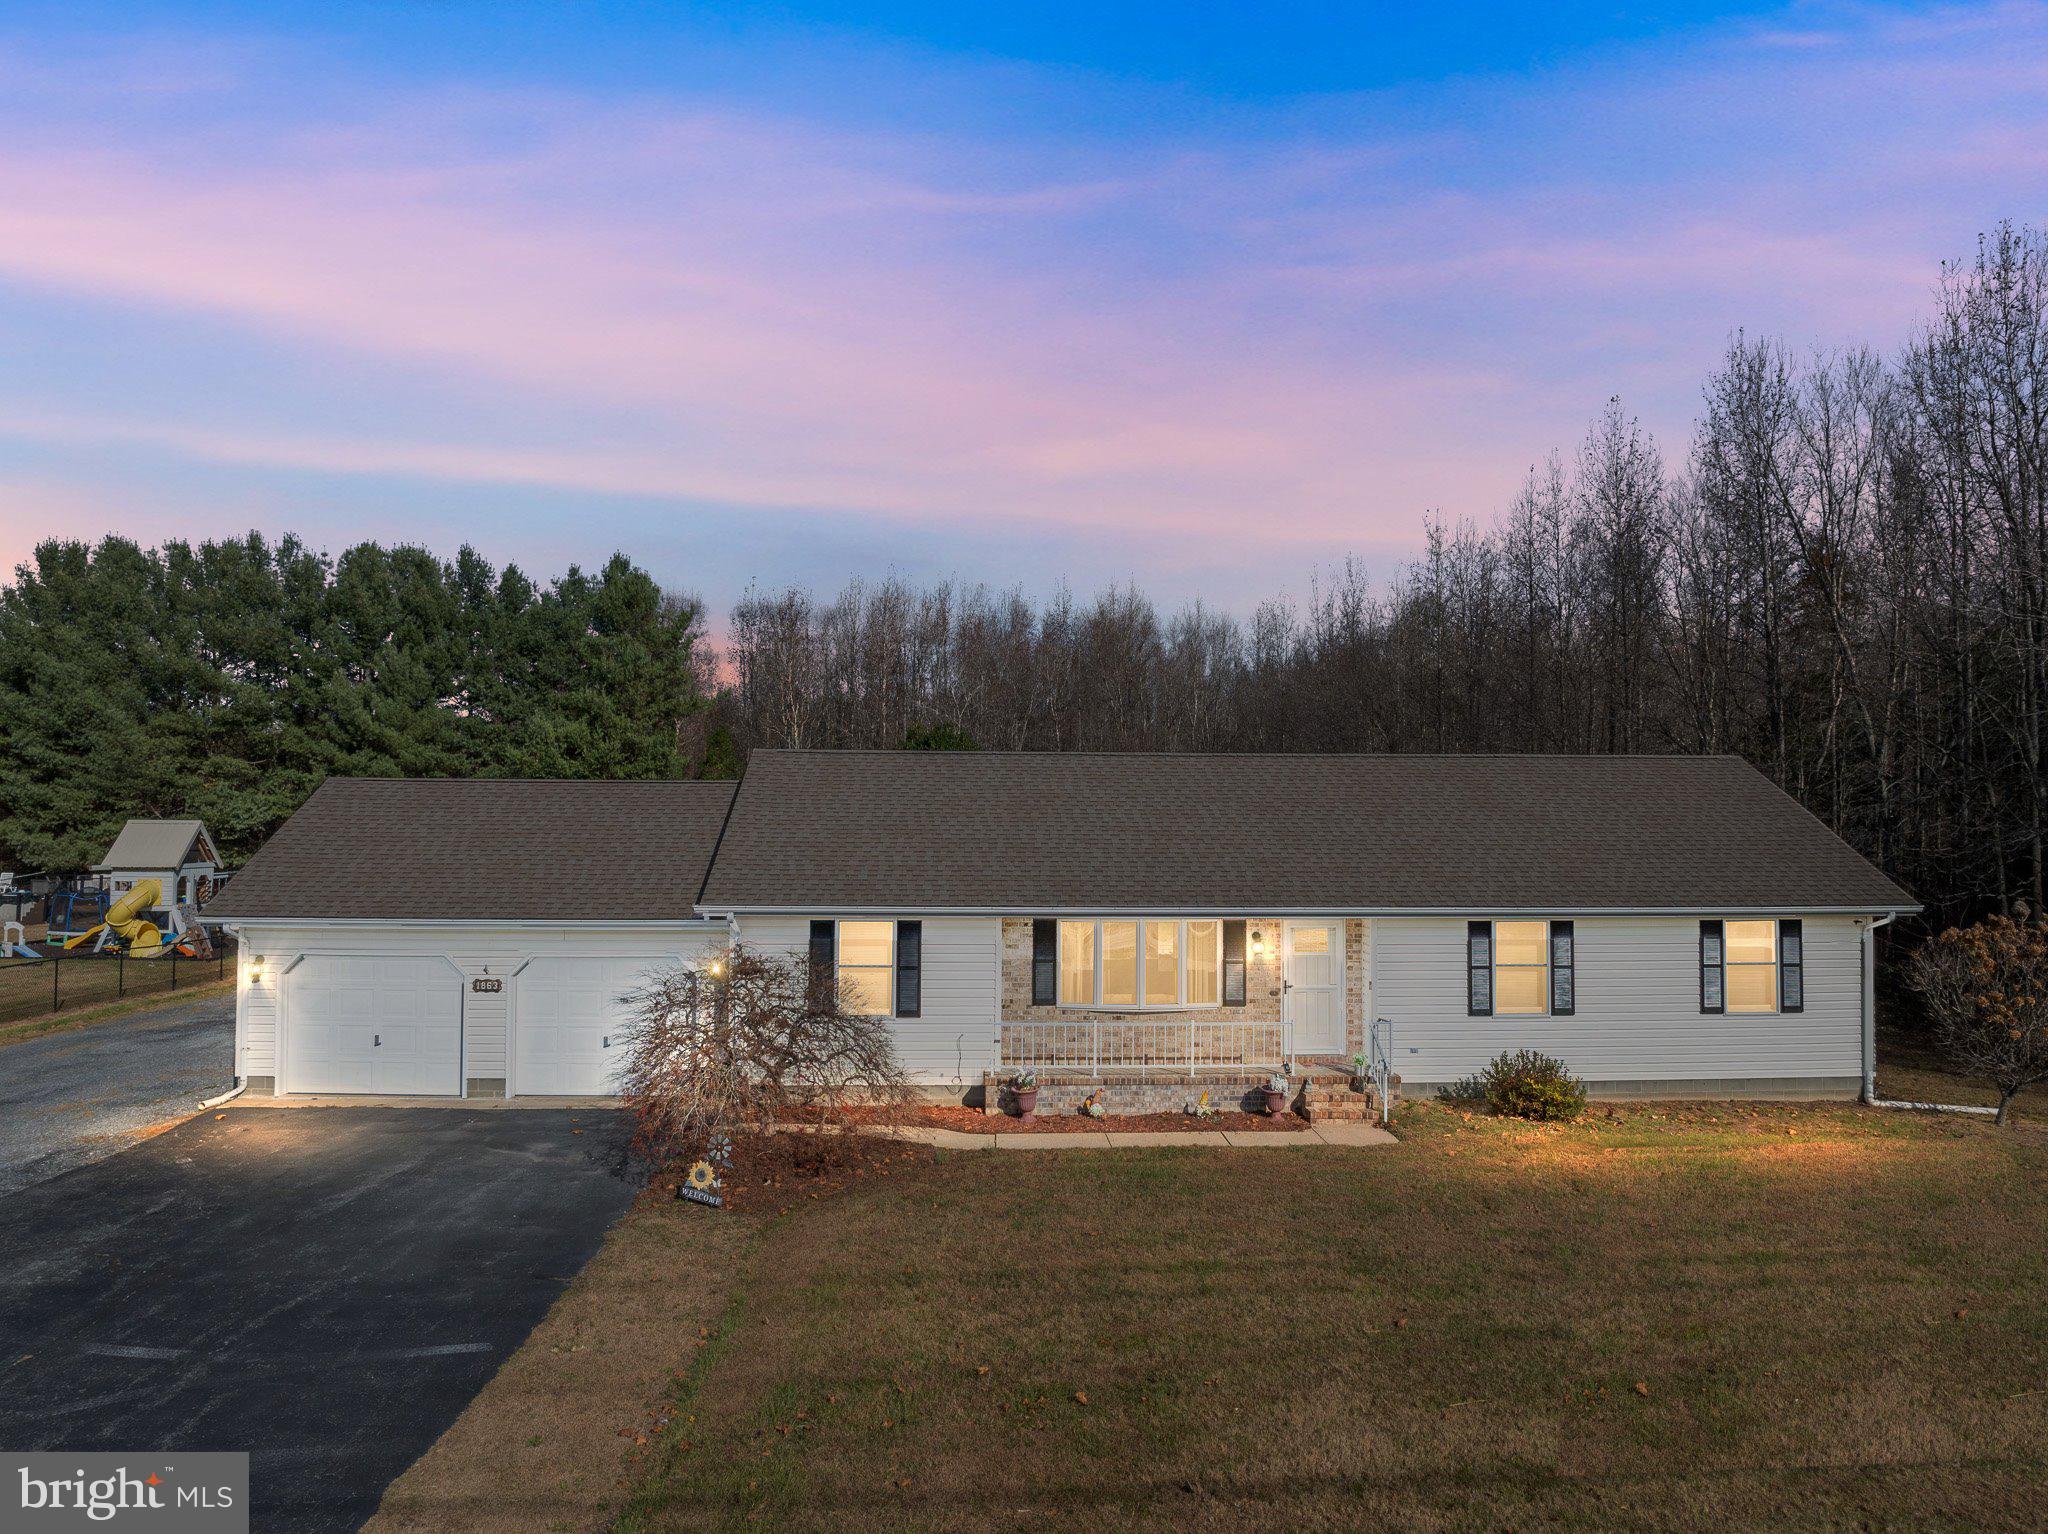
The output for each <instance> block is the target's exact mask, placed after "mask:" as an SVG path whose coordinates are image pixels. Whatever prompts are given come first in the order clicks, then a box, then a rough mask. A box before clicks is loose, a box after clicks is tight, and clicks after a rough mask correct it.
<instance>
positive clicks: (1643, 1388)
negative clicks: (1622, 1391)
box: [1636, 1380, 1650, 1396]
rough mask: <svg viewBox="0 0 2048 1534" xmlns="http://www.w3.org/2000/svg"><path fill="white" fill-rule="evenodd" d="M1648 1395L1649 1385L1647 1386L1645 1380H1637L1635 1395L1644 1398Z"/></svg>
mask: <svg viewBox="0 0 2048 1534" xmlns="http://www.w3.org/2000/svg"><path fill="white" fill-rule="evenodd" d="M1649 1393H1650V1385H1649V1382H1648V1381H1647V1380H1637V1381H1636V1394H1637V1395H1639V1396H1646V1395H1648V1394H1649Z"/></svg>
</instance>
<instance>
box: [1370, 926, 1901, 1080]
mask: <svg viewBox="0 0 2048 1534" xmlns="http://www.w3.org/2000/svg"><path fill="white" fill-rule="evenodd" d="M1786 914H1787V915H1793V916H1796V915H1798V914H1799V913H1798V912H1796V911H1794V912H1787V913H1786ZM1371 926H1372V937H1371V941H1372V976H1373V1010H1374V1012H1375V1013H1376V1014H1377V1015H1378V1016H1381V1017H1386V1018H1390V1019H1392V1021H1393V1025H1394V1069H1395V1071H1396V1072H1398V1073H1399V1074H1400V1075H1401V1076H1402V1077H1403V1078H1404V1080H1406V1081H1407V1082H1408V1083H1410V1084H1414V1085H1420V1084H1426V1083H1429V1084H1440V1083H1443V1082H1449V1081H1455V1080H1457V1079H1458V1078H1459V1077H1462V1076H1466V1075H1469V1074H1471V1073H1472V1072H1473V1071H1475V1070H1477V1069H1479V1068H1480V1067H1481V1066H1483V1065H1484V1064H1485V1063H1486V1062H1487V1061H1488V1060H1490V1059H1492V1058H1493V1057H1494V1056H1495V1055H1497V1054H1499V1053H1500V1052H1501V1051H1502V1050H1514V1049H1539V1050H1542V1051H1543V1052H1544V1053H1545V1054H1549V1055H1555V1056H1556V1057H1557V1058H1558V1059H1560V1060H1562V1061H1564V1063H1565V1064H1566V1065H1567V1066H1569V1067H1570V1068H1571V1069H1572V1070H1573V1071H1575V1072H1577V1073H1578V1074H1579V1075H1580V1076H1583V1077H1584V1078H1585V1079H1586V1080H1587V1081H1588V1082H1589V1083H1598V1082H1601V1081H1614V1082H1643V1081H1659V1080H1668V1081H1682V1082H1703V1081H1750V1080H1764V1079H1771V1080H1779V1079H1798V1078H1824V1079H1832V1080H1839V1079H1842V1078H1847V1077H1856V1076H1860V1075H1861V1074H1862V1070H1863V1053H1862V1049H1863V1046H1862V1038H1863V1034H1862V957H1861V936H1860V934H1861V928H1860V926H1859V924H1858V922H1857V920H1856V919H1854V918H1851V917H1846V916H1842V917H1836V916H1820V917H1814V916H1809V917H1807V918H1806V919H1805V943H1806V1009H1805V1011H1803V1012H1796V1013H1778V1012H1766V1013H1748V1014H1743V1013H1730V1014H1726V1015H1702V1014H1701V1012H1700V1004H1699V994H1700V988H1699V974H1700V972H1699V963H1700V958H1699V930H1700V926H1699V920H1698V918H1696V917H1662V916H1631V917H1597V916H1595V917H1580V918H1578V919H1577V921H1576V922H1575V923H1574V929H1575V938H1576V944H1577V957H1576V963H1575V966H1574V969H1575V975H1576V980H1577V989H1578V1005H1577V1011H1576V1015H1574V1016H1571V1017H1550V1016H1527V1017H1516V1016H1500V1015H1496V1016H1493V1017H1470V1016H1468V1015H1467V1014H1466V1005H1465V985H1466V948H1465V935H1466V922H1465V920H1464V919H1463V918H1455V917H1421V916H1391V917H1388V916H1383V917H1375V918H1374V919H1373V921H1372V924H1371Z"/></svg>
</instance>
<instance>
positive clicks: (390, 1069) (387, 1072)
mask: <svg viewBox="0 0 2048 1534" xmlns="http://www.w3.org/2000/svg"><path fill="white" fill-rule="evenodd" d="M286 983H287V985H288V986H289V988H290V989H289V992H288V994H287V999H286V1006H285V1027H286V1029H287V1030H288V1037H287V1038H286V1040H285V1051H284V1056H285V1057H284V1073H285V1081H284V1089H285V1090H286V1091H287V1092H365V1093H375V1094H377V1095H379V1096H393V1097H398V1096H404V1097H453V1096H457V1095H459V1094H460V1093H461V1091H462V976H461V975H460V974H458V973H457V972H456V969H455V966H454V965H452V964H450V963H449V962H448V961H447V960H446V959H397V958H392V959H379V958H353V957H351V958H341V957H339V956H335V955H323V954H313V955H310V956H308V957H307V958H304V959H301V960H300V961H299V962H298V963H297V964H296V965H294V966H293V968H292V971H291V973H290V975H288V976H287V977H286Z"/></svg>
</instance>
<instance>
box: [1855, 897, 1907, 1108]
mask: <svg viewBox="0 0 2048 1534" xmlns="http://www.w3.org/2000/svg"><path fill="white" fill-rule="evenodd" d="M1898 915H1899V913H1898V912H1897V911H1887V912H1885V914H1884V915H1882V916H1880V917H1878V918H1877V919H1876V920H1875V921H1873V922H1871V924H1870V925H1869V926H1867V927H1865V928H1864V929H1863V1100H1864V1102H1866V1103H1869V1104H1870V1105H1871V1106H1873V1107H1875V1106H1876V1104H1877V929H1878V928H1879V927H1884V926H1889V925H1890V924H1891V923H1892V922H1894V921H1896V920H1898Z"/></svg>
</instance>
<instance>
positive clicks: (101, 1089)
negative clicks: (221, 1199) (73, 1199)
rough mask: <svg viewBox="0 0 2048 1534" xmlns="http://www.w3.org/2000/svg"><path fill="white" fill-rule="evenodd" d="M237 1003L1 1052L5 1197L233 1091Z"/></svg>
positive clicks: (174, 1011) (166, 1009) (1, 1185)
mask: <svg viewBox="0 0 2048 1534" xmlns="http://www.w3.org/2000/svg"><path fill="white" fill-rule="evenodd" d="M234 1070H235V1000H234V997H233V996H221V995H216V996H208V997H205V998H203V999H201V1000H198V1001H179V1002H172V1003H170V1004H168V1005H166V1006H161V1007H151V1008H150V1009H148V1010H147V1011H144V1012H134V1013H130V1014H129V1015H128V1016H126V1017H117V1018H113V1019H111V1020H110V1021H107V1022H104V1023H91V1024H88V1025H87V1026H85V1027H83V1028H75V1029H73V1030H71V1031H70V1032H68V1033H51V1034H45V1035H44V1036H43V1037H42V1038H39V1039H30V1040H28V1041H27V1042H26V1043H22V1044H9V1045H7V1046H5V1047H4V1048H0V1196H5V1195H6V1194H9V1193H12V1192H14V1191H15V1190H16V1189H19V1188H25V1187H28V1186H29V1185H30V1184H31V1183H38V1182H41V1181H43V1180H44V1179H46V1178H50V1177H54V1176H56V1175H57V1174H58V1173H59V1172H63V1171H68V1170H69V1169H70V1168H72V1167H75V1166H84V1165H85V1164H86V1163H88V1162H92V1161H98V1160H99V1159H100V1158H101V1157H103V1156H111V1155H112V1154H113V1153H114V1152H115V1151H118V1150H122V1149H125V1148H126V1147H127V1146H130V1145H132V1144H134V1143H135V1140H136V1138H137V1136H138V1135H139V1134H140V1133H141V1132H142V1131H143V1130H146V1129H151V1128H154V1127H155V1126H157V1125H160V1124H163V1123H165V1122H166V1121H168V1120H172V1119H179V1118H183V1117H185V1116H186V1115H187V1114H189V1113H191V1112H193V1111H194V1110H195V1109H197V1108H198V1106H199V1103H200V1100H201V1099H202V1098H207V1097H213V1096H217V1095H218V1094H220V1093H222V1092H225V1091H226V1090H227V1089H228V1088H229V1087H230V1086H232V1085H233V1084H234Z"/></svg>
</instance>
